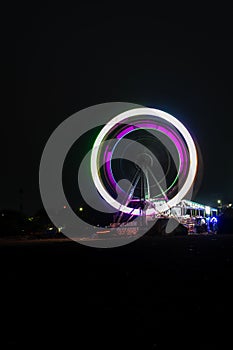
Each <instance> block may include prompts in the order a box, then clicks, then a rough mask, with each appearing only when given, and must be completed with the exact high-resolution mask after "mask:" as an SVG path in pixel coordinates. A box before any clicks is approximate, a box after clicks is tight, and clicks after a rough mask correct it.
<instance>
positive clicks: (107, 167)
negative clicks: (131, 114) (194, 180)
mask: <svg viewBox="0 0 233 350" xmlns="http://www.w3.org/2000/svg"><path fill="white" fill-rule="evenodd" d="M140 128H143V129H145V128H148V129H149V128H151V129H152V128H153V129H158V125H157V124H153V125H152V124H151V123H150V125H149V124H143V125H142V124H140V125H139V124H137V125H136V124H135V127H132V126H130V127H128V128H127V129H124V130H123V131H122V130H121V131H120V134H118V135H116V138H118V141H117V143H115V145H114V147H113V148H112V150H111V151H108V146H107V148H106V150H105V152H104V160H105V170H106V171H105V174H107V176H106V178H107V180H108V183H109V185H110V186H112V188H113V189H115V188H116V187H117V188H118V190H120V191H121V192H124V191H123V190H122V189H121V188H120V186H119V185H118V183H116V180H115V178H114V175H113V172H112V169H111V159H112V154H113V152H114V150H115V147H116V146H117V144H118V142H119V141H120V140H121V139H122V138H123V137H124V136H126V135H127V134H129V133H130V132H133V131H135V130H138V129H140ZM159 131H160V132H163V133H164V134H166V135H167V136H168V137H169V138H170V139H172V140H173V143H174V144H175V146H176V147H177V148H178V149H179V150H178V151H179V152H178V155H179V158H180V160H182V161H180V166H179V171H178V173H177V176H176V179H175V180H174V182H175V181H176V180H177V178H178V176H179V175H180V173H181V172H182V171H183V169H184V168H185V171H184V173H186V172H187V154H186V150H185V148H184V145H183V142H181V141H180V140H179V138H178V135H176V134H174V133H173V130H172V129H170V128H167V129H166V130H165V128H163V130H159ZM168 133H169V135H168ZM172 134H173V135H172ZM119 135H120V137H119ZM183 176H184V174H183ZM174 182H173V184H172V185H171V186H173V185H174ZM171 186H170V187H171ZM170 187H169V188H170ZM169 188H168V189H167V190H166V191H165V192H167V191H168V190H169Z"/></svg>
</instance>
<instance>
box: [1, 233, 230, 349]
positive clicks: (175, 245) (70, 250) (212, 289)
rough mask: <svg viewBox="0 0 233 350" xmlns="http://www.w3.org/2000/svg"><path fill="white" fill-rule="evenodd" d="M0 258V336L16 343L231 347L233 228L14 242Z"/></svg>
mask: <svg viewBox="0 0 233 350" xmlns="http://www.w3.org/2000/svg"><path fill="white" fill-rule="evenodd" d="M0 257H1V291H2V293H3V294H2V297H1V309H2V312H1V318H2V320H3V321H4V322H3V323H4V328H3V327H2V326H1V330H2V331H3V332H2V337H1V341H4V339H6V342H7V344H8V345H12V346H15V348H18V347H19V346H20V345H26V344H27V345H30V348H31V349H33V348H35V346H36V345H38V344H39V345H43V347H44V346H45V347H46V346H48V345H49V346H50V347H52V348H57V347H58V345H61V344H62V345H64V347H65V348H73V347H75V348H77V349H103V348H104V349H105V348H106V349H113V348H114V349H115V348H118V349H135V348H136V347H137V348H140V349H165V348H169V349H173V348H174V349H176V348H177V349H179V348H182V349H183V348H185V349H213V348H219V349H230V348H232V331H233V327H232V326H233V323H232V314H233V283H232V282H233V235H225V236H220V235H219V236H214V235H210V236H199V237H197V236H195V237H191V236H188V237H167V238H162V237H156V238H153V237H152V238H151V237H147V238H145V237H144V238H142V239H140V240H138V241H136V242H134V243H132V244H129V245H127V246H123V247H121V248H115V249H95V248H88V247H86V246H83V245H79V244H77V243H75V242H72V241H69V240H67V241H66V240H54V241H32V242H25V243H24V242H21V243H17V244H16V243H13V242H12V243H8V244H3V243H2V244H1V245H0ZM5 327H6V329H5ZM71 345H72V346H71ZM214 346H215V347H214Z"/></svg>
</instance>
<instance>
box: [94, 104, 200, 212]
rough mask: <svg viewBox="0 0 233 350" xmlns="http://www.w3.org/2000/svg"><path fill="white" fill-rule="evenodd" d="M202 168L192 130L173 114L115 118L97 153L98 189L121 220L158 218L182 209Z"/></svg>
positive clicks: (143, 112)
mask: <svg viewBox="0 0 233 350" xmlns="http://www.w3.org/2000/svg"><path fill="white" fill-rule="evenodd" d="M197 165H198V158H197V150H196V146H195V143H194V141H193V138H192V136H191V135H190V133H189V131H188V130H187V128H186V127H185V126H184V125H183V124H182V123H181V122H180V121H179V120H178V119H176V118H175V117H174V116H172V115H171V114H168V113H166V112H164V111H161V110H158V109H153V108H146V107H143V108H134V109H130V110H127V111H125V112H123V113H120V114H118V115H117V116H114V117H113V118H112V119H111V120H110V121H109V122H108V123H107V124H106V125H105V126H104V127H103V128H102V129H101V131H100V133H99V135H98V136H97V138H96V141H95V143H94V146H93V149H92V154H91V174H92V179H93V182H94V184H95V187H96V188H97V190H98V192H99V194H100V195H101V196H102V198H103V199H104V200H105V201H106V202H107V203H108V204H109V205H110V206H111V207H113V208H114V209H116V211H118V212H119V213H121V214H120V216H119V218H120V217H121V216H122V215H124V214H128V215H129V216H130V217H132V216H142V215H146V216H151V215H156V214H158V213H164V212H166V211H168V210H169V209H171V208H172V207H174V206H176V205H177V204H179V203H180V202H181V200H182V199H183V198H184V197H185V195H186V194H187V193H188V191H189V190H190V188H191V186H192V185H193V182H194V180H195V176H196V172H197Z"/></svg>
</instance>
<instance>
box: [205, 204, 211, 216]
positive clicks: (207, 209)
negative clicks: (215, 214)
mask: <svg viewBox="0 0 233 350" xmlns="http://www.w3.org/2000/svg"><path fill="white" fill-rule="evenodd" d="M205 212H206V214H207V215H210V207H209V206H207V205H206V207H205Z"/></svg>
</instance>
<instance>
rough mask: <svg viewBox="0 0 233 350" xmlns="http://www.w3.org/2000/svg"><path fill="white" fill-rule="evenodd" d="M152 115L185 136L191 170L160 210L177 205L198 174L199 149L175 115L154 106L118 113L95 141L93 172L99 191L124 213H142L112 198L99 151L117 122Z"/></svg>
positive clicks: (152, 209)
mask: <svg viewBox="0 0 233 350" xmlns="http://www.w3.org/2000/svg"><path fill="white" fill-rule="evenodd" d="M145 114H147V115H152V116H155V117H159V118H161V119H163V120H165V121H167V122H169V123H171V124H172V125H173V126H174V127H175V128H176V129H177V130H178V131H179V132H180V134H181V135H182V136H183V138H184V140H185V142H186V144H187V147H188V150H189V164H190V166H189V171H188V176H187V178H186V181H185V183H184V184H183V186H182V187H181V189H180V191H179V192H178V193H177V194H176V195H175V196H174V197H173V198H172V199H171V200H169V201H168V202H167V203H163V204H161V205H160V206H159V207H158V210H159V211H160V212H164V211H167V210H168V209H169V208H171V207H173V206H175V205H177V204H178V203H179V202H180V201H181V200H182V199H183V198H184V196H185V195H186V194H187V192H188V191H189V189H190V188H191V186H192V184H193V181H194V179H195V176H196V171H197V151H196V147H195V144H194V141H193V139H192V137H191V135H190V133H189V132H188V130H187V129H186V127H185V126H184V125H183V124H182V123H181V122H180V121H179V120H178V119H176V118H175V117H173V116H172V115H171V114H169V113H166V112H163V111H161V110H158V109H153V108H146V107H144V108H135V109H131V110H128V111H125V112H123V113H120V114H118V115H117V116H116V117H114V118H113V119H111V120H110V121H109V122H108V123H107V124H106V125H105V126H104V127H103V129H102V130H101V131H100V133H99V135H98V136H97V139H96V141H95V143H94V146H93V150H92V153H91V174H92V178H93V181H94V184H95V186H96V188H97V190H98V191H99V193H100V195H101V196H102V197H103V198H104V199H105V200H106V202H107V203H108V204H110V205H111V206H112V207H113V208H115V209H116V210H119V209H120V210H121V211H122V212H124V213H127V214H133V215H140V209H134V208H132V207H127V206H125V205H122V204H121V203H119V202H118V201H116V200H115V199H114V198H112V197H111V196H110V195H109V193H108V192H107V191H106V189H105V188H104V186H103V185H102V183H101V180H100V178H99V169H98V151H99V148H100V147H101V143H102V142H103V139H104V138H105V136H106V135H107V134H108V132H109V131H110V130H111V129H112V128H113V127H114V126H115V125H116V124H117V123H122V122H123V121H124V120H125V119H128V118H131V117H135V116H141V115H145ZM154 212H155V210H154V208H150V209H148V210H147V215H152V214H154Z"/></svg>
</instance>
